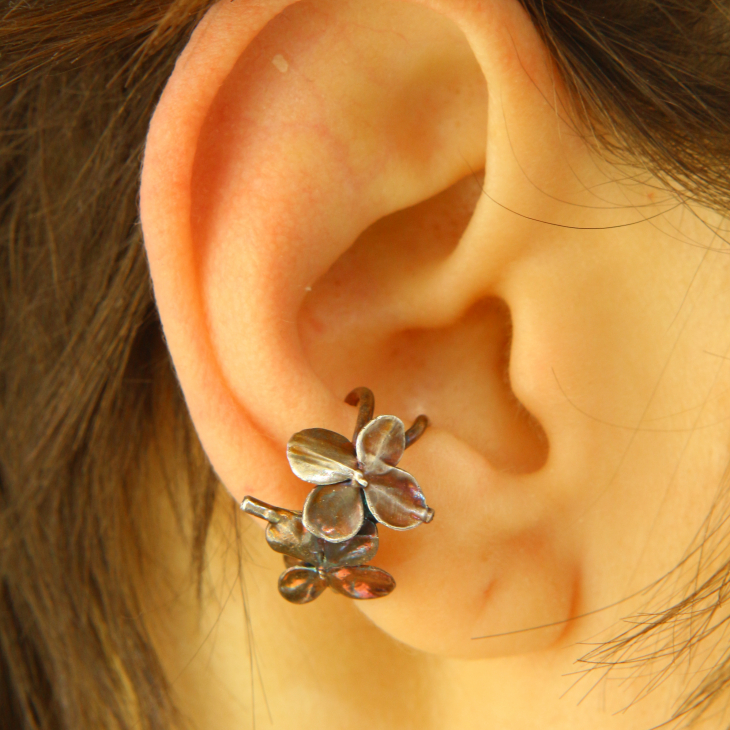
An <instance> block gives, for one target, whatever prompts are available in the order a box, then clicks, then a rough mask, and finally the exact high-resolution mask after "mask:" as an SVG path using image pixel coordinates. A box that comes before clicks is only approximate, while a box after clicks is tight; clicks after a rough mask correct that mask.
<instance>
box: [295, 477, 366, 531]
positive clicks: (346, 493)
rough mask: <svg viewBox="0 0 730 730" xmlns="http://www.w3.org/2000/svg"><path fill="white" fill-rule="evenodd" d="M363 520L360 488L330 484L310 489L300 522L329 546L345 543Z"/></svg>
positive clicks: (363, 512)
mask: <svg viewBox="0 0 730 730" xmlns="http://www.w3.org/2000/svg"><path fill="white" fill-rule="evenodd" d="M364 519H365V508H364V506H363V503H362V498H361V496H360V487H356V486H353V485H352V484H351V483H350V484H331V485H325V486H322V487H317V488H316V489H313V490H312V491H311V492H310V493H309V496H308V497H307V500H306V502H305V503H304V512H303V514H302V520H303V521H304V526H305V527H306V528H307V529H308V530H309V531H310V532H311V533H312V534H314V535H316V536H317V537H321V538H322V539H323V540H327V541H328V542H344V541H345V540H349V539H350V538H351V537H353V536H354V535H356V534H357V532H358V531H359V530H360V528H361V527H362V523H363V520H364Z"/></svg>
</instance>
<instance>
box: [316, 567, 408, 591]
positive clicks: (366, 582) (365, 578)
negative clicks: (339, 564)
mask: <svg viewBox="0 0 730 730" xmlns="http://www.w3.org/2000/svg"><path fill="white" fill-rule="evenodd" d="M327 582H328V583H329V585H330V588H333V589H334V590H336V591H337V592H338V593H342V594H343V595H345V596H348V597H349V598H359V599H368V598H382V597H383V596H387V595H388V594H389V593H390V592H391V591H392V590H393V589H394V588H395V581H394V580H393V576H391V575H390V574H389V573H386V572H385V571H384V570H381V569H380V568H373V567H372V566H371V565H360V566H358V567H355V568H339V569H338V570H330V571H328V572H327Z"/></svg>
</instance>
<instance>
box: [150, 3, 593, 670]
mask: <svg viewBox="0 0 730 730" xmlns="http://www.w3.org/2000/svg"><path fill="white" fill-rule="evenodd" d="M431 5H433V6H434V7H435V8H436V9H437V10H438V11H439V12H437V11H436V10H434V8H433V7H427V6H426V4H425V3H424V4H420V3H406V2H368V3H362V2H346V1H344V0H336V1H334V0H322V1H321V2H315V3H300V4H294V5H289V4H287V3H278V4H276V3H274V4H267V7H266V8H265V9H263V8H261V7H260V6H259V5H256V6H254V7H249V6H248V5H247V4H245V3H221V4H219V5H217V6H216V7H215V8H214V9H213V10H212V11H211V13H210V14H209V15H208V16H207V18H206V21H205V22H204V24H203V25H202V26H201V27H200V28H199V29H198V30H197V31H196V33H195V35H194V36H193V38H192V40H191V43H190V45H189V47H188V49H187V50H186V52H185V54H184V56H183V57H182V58H181V59H180V61H179V63H178V65H177V67H176V70H175V72H174V74H173V77H172V78H171V79H170V82H169V84H168V87H167V89H166V90H165V93H164V95H163V98H162V100H161V103H160V106H159V108H158V110H157V113H156V114H155V118H154V120H153V124H152V127H151V130H150V135H149V139H148V147H147V152H146V156H145V163H144V172H143V181H142V182H143V184H142V222H143V228H144V234H145V240H146V243H147V247H148V252H149V260H150V267H151V271H152V276H153V281H154V287H155V295H156V298H157V302H158V306H159V309H160V314H161V318H162V321H163V326H164V328H165V333H166V337H167V341H168V345H169V348H170V352H171V354H172V357H173V360H174V362H175V366H176V369H177V372H178V376H179V379H180V382H181V385H182V388H183V390H184V393H185V396H186V400H187V403H188V406H189V409H190V413H191V415H192V418H193V421H194V422H195V425H196V428H197V429H198V432H199V434H200V437H201V439H202V441H203V444H204V446H205V448H206V451H207V453H208V455H209V457H210V459H211V462H212V463H213V465H214V467H215V469H216V470H217V472H218V474H219V475H220V477H221V479H222V480H223V482H224V483H225V484H226V486H227V487H228V489H229V490H230V492H231V494H232V495H233V496H234V498H236V499H238V500H240V499H241V498H242V497H243V496H244V494H253V495H254V496H255V497H257V498H260V499H262V500H264V501H266V502H270V503H273V504H276V505H280V506H282V507H285V508H291V509H301V507H302V503H303V501H304V498H305V496H306V494H307V493H308V491H309V485H307V484H304V483H302V482H301V481H299V480H297V479H296V478H295V476H294V475H293V474H292V473H291V471H290V470H289V468H288V464H287V461H286V458H285V444H286V442H287V440H288V439H289V437H290V436H291V435H292V434H293V433H294V432H296V431H300V430H302V429H306V428H312V427H323V428H328V429H331V430H332V431H335V432H338V433H349V432H351V430H352V428H353V425H354V423H353V418H354V413H353V410H352V409H351V408H350V407H349V406H347V405H346V404H345V403H343V398H344V396H345V395H346V394H347V392H348V391H349V390H351V389H352V388H353V387H355V386H359V385H367V386H369V387H371V388H373V389H374V390H375V393H376V397H378V398H379V413H392V414H396V415H398V416H400V417H401V418H405V419H408V418H413V417H415V416H416V415H417V414H418V413H419V412H426V413H428V415H429V416H430V417H431V418H432V420H433V423H434V428H433V431H432V432H429V433H428V434H426V436H424V439H423V441H422V442H421V443H419V444H417V445H416V446H414V448H413V449H412V450H411V451H409V453H408V454H407V455H406V457H404V468H406V469H408V471H412V472H413V473H414V474H415V475H416V476H417V477H418V479H419V482H421V483H422V485H423V486H424V489H425V490H426V491H427V492H428V495H429V504H431V505H433V507H434V508H435V509H436V512H437V514H438V518H437V520H436V521H434V523H433V524H432V525H430V526H429V528H428V534H426V530H417V531H415V533H414V534H410V533H408V534H403V535H401V534H396V535H393V536H391V535H387V536H381V537H382V539H381V553H380V555H379V560H381V563H379V565H382V567H383V568H384V569H386V570H388V572H392V573H393V574H394V575H395V577H396V580H397V581H398V590H397V591H396V592H395V593H393V595H392V596H389V597H388V598H387V599H383V600H382V601H380V602H378V601H374V602H369V603H368V606H367V609H366V610H367V611H368V614H369V615H370V616H371V618H373V620H375V621H376V622H377V623H378V624H379V625H380V626H381V627H383V628H384V629H385V630H387V631H389V632H391V633H392V634H393V635H394V636H396V637H397V638H399V639H400V640H402V641H405V642H407V643H409V644H411V645H413V646H416V647H419V648H423V649H427V650H430V651H435V652H438V653H448V654H458V655H467V656H482V655H485V654H490V653H505V652H507V653H509V652H514V651H525V650H529V649H534V648H539V647H543V646H545V645H549V644H551V643H553V642H555V641H556V640H557V639H558V638H559V637H560V636H561V635H563V633H564V631H563V627H562V626H556V627H553V628H548V629H544V630H542V631H533V632H529V633H528V634H526V635H517V636H514V637H513V636H510V637H507V638H503V639H499V640H495V641H492V642H481V643H479V642H476V643H475V642H472V641H471V637H472V636H473V635H475V634H485V633H500V632H510V631H514V630H518V629H521V628H524V627H528V626H537V625H546V624H554V623H559V622H560V621H562V620H565V619H567V618H568V617H569V616H570V613H571V611H572V610H573V609H574V608H575V600H576V598H575V596H576V591H577V588H576V575H577V571H578V568H577V559H576V557H575V554H574V550H573V548H574V536H573V535H572V534H570V533H561V532H560V531H559V530H557V529H556V525H555V515H556V514H560V513H561V512H562V511H563V510H564V504H563V502H562V501H561V500H564V499H568V498H569V496H570V495H568V494H567V491H566V490H565V488H564V484H565V483H566V482H567V480H563V483H562V484H561V487H560V489H558V490H557V494H558V497H559V499H556V490H553V489H552V488H551V479H552V480H555V479H557V480H560V479H561V476H560V475H557V476H556V474H555V473H554V472H553V474H552V475H551V477H550V478H548V477H546V476H545V470H544V468H543V467H544V466H545V464H546V462H547V460H548V458H549V448H552V446H553V442H554V437H555V435H556V434H558V432H559V426H560V425H559V424H558V423H556V419H555V418H554V417H553V412H552V411H551V409H550V407H549V406H550V403H551V402H552V401H551V400H550V399H551V398H554V384H553V383H552V382H551V381H550V382H548V384H547V386H546V382H547V381H546V374H545V369H544V368H542V369H540V368H538V367H536V366H535V364H534V363H533V362H532V360H531V359H530V358H531V353H530V352H529V347H530V343H529V342H528V344H527V348H528V349H527V351H525V349H524V348H525V347H526V345H525V342H524V339H523V338H524V334H523V333H524V332H527V331H528V329H529V328H526V327H525V328H523V327H522V326H521V322H522V321H523V320H522V319H521V320H520V327H519V329H516V328H515V323H514V321H513V319H514V317H513V308H514V306H515V305H519V306H517V307H516V310H515V311H517V312H519V314H520V316H521V317H522V316H523V311H525V312H526V314H525V315H524V316H526V317H529V316H532V315H533V314H534V312H535V311H538V312H539V311H544V310H541V306H544V305H542V304H541V303H538V302H536V301H533V302H532V303H530V302H528V304H529V306H527V309H526V310H523V309H522V308H521V305H522V303H523V302H524V301H525V300H524V297H523V292H522V290H520V291H519V292H518V295H516V296H513V293H512V290H511V289H510V285H511V282H512V280H513V278H514V277H515V276H516V274H515V272H518V271H522V269H521V266H522V264H523V262H525V261H528V262H531V261H532V260H534V254H535V251H536V248H537V246H536V242H535V232H536V228H535V224H534V222H532V221H530V220H529V219H528V216H527V215H519V214H515V213H514V210H518V211H519V210H525V211H530V212H531V213H532V214H533V215H536V216H538V217H543V218H545V219H548V220H550V219H557V218H559V213H558V212H557V209H558V208H559V207H560V205H562V204H560V205H559V204H558V203H557V202H556V200H560V199H561V198H565V197H566V196H567V197H569V196H570V195H571V194H572V191H571V189H570V185H571V183H572V180H573V179H572V178H570V176H566V175H564V174H562V172H561V173H560V174H557V173H556V169H557V165H558V162H557V160H558V159H559V158H563V159H565V158H566V155H567V156H568V158H570V156H571V155H573V152H572V151H571V145H573V142H572V141H569V142H568V143H566V144H563V143H562V141H561V136H560V135H561V133H564V132H565V131H566V130H565V129H562V130H561V129H560V128H559V127H560V122H559V120H557V119H556V116H555V110H554V108H553V107H552V106H551V105H550V104H549V103H548V101H547V100H546V93H547V91H546V89H545V88H542V87H541V86H540V84H544V83H547V82H548V80H549V79H550V73H549V68H548V66H549V64H548V63H547V57H546V55H545V53H544V49H543V47H542V44H541V43H540V41H539V39H538V37H537V35H536V34H535V32H534V29H533V28H532V26H531V25H530V23H529V21H528V20H527V18H526V16H525V15H524V13H523V12H522V11H521V9H520V8H519V6H518V5H517V3H509V2H505V3H502V2H495V3H492V4H487V5H486V6H484V7H481V6H480V7H479V8H478V9H477V8H471V9H468V10H467V9H464V8H463V7H462V5H463V3H457V2H451V1H450V0H443V2H439V3H436V2H434V3H432V4H431ZM365 6H366V7H367V11H368V23H367V24H363V23H362V22H360V21H361V16H362V12H363V11H364V7H365ZM508 122H509V123H508ZM573 156H574V157H575V156H576V155H573ZM572 164H573V167H572V169H573V170H574V169H575V168H576V167H580V165H579V161H578V160H577V159H573V160H572ZM483 170H485V172H484V174H483V176H482V174H481V172H482V171H483ZM526 181H527V183H528V184H526ZM525 191H526V192H525ZM497 198H498V199H497ZM495 201H496V202H495ZM521 297H523V298H522V299H521ZM528 300H529V297H528ZM515 344H517V346H518V348H521V349H520V350H519V352H520V353H523V354H522V355H521V359H519V360H518V362H517V363H516V364H515V362H514V357H513V356H511V351H512V350H514V347H515ZM548 372H549V371H548ZM536 374H537V375H536ZM548 391H549V397H546V393H547V392H548ZM557 443H560V442H559V440H558V441H557ZM561 489H562V490H563V491H562V492H561ZM416 608H417V609H418V612H419V615H420V618H419V620H417V621H414V611H415V610H416Z"/></svg>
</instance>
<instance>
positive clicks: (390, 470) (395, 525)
mask: <svg viewBox="0 0 730 730" xmlns="http://www.w3.org/2000/svg"><path fill="white" fill-rule="evenodd" d="M345 402H346V403H349V404H350V405H353V406H359V411H358V416H357V424H356V426H355V434H354V436H353V439H352V441H348V440H347V438H346V437H344V436H341V435H340V434H338V433H335V432H334V431H328V430H327V429H323V428H310V429H306V430H305V431H299V432H298V433H295V434H294V436H292V437H291V439H290V440H289V443H288V445H287V458H288V460H289V465H290V466H291V468H292V471H293V472H294V473H295V474H296V475H297V476H298V477H299V478H300V479H303V480H304V481H306V482H309V483H310V484H315V485H317V486H316V487H315V489H313V490H312V491H311V492H310V493H309V496H308V497H307V499H306V501H305V503H304V509H303V512H294V511H291V510H285V509H282V508H280V507H274V506H272V505H268V504H266V503H265V502H261V501H260V500H257V499H254V498H253V497H245V498H244V500H243V502H242V503H241V509H242V510H244V511H245V512H248V513H249V514H251V515H255V516H256V517H260V518H262V519H265V520H267V521H268V522H269V525H268V527H267V528H266V540H267V542H268V543H269V546H270V547H271V548H272V549H274V550H276V551H277V552H280V553H283V554H284V555H285V556H286V557H285V562H286V565H287V568H288V569H287V570H286V571H284V573H282V575H281V577H280V578H279V592H280V593H281V595H282V596H284V598H286V599H287V600H288V601H291V602H292V603H308V602H309V601H312V600H314V599H315V598H317V596H319V595H320V594H321V593H322V591H323V590H324V589H325V588H326V587H327V586H329V587H330V588H332V589H334V590H335V591H337V592H339V593H342V594H344V595H346V596H349V597H350V598H358V599H367V598H380V597H382V596H386V595H388V594H389V593H390V592H391V591H392V590H393V589H394V588H395V581H394V580H393V578H392V577H391V576H390V575H389V574H388V573H386V572H385V571H384V570H381V569H380V568H375V567H373V566H370V565H365V563H367V562H368V561H370V560H372V559H373V558H374V557H375V554H376V553H377V550H378V531H377V527H376V523H380V524H382V525H385V526H386V527H390V528H392V529H394V530H410V529H412V528H414V527H417V526H418V525H420V524H421V523H423V522H430V521H431V520H432V519H433V516H434V512H433V510H432V509H431V508H430V507H429V506H428V505H427V504H426V498H425V497H424V495H423V492H422V491H421V488H420V487H419V486H418V483H417V482H416V480H415V479H414V478H413V477H412V476H411V475H410V474H409V473H408V472H406V471H403V470H402V469H399V468H398V467H397V466H396V465H397V464H398V462H399V461H400V459H401V457H402V456H403V452H404V451H405V450H406V449H407V448H408V447H409V446H410V445H411V444H413V443H414V442H415V441H416V440H417V439H418V438H420V437H421V435H422V434H423V432H424V431H425V429H426V427H427V426H428V418H426V416H418V418H417V419H416V420H415V421H414V423H413V425H412V426H411V427H410V428H409V429H408V430H406V428H405V426H404V425H403V422H402V421H401V420H400V419H399V418H396V417H395V416H378V417H377V418H373V414H374V407H375V399H374V397H373V394H372V392H371V391H370V390H369V389H368V388H356V389H355V390H353V391H352V392H351V393H350V394H349V395H348V396H347V398H345Z"/></svg>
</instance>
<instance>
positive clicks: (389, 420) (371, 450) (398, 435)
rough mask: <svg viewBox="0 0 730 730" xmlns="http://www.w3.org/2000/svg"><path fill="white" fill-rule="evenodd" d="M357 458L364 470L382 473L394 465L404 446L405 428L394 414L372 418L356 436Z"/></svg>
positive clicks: (398, 459)
mask: <svg viewBox="0 0 730 730" xmlns="http://www.w3.org/2000/svg"><path fill="white" fill-rule="evenodd" d="M355 448H356V451H357V459H358V461H359V462H360V463H361V464H362V466H363V468H364V471H365V472H367V473H370V474H382V473H383V472H386V471H388V469H390V467H392V466H395V465H396V464H397V463H398V462H399V461H400V458H401V456H403V452H404V451H405V448H406V428H405V426H404V425H403V421H401V420H400V418H396V417H395V416H378V417H377V418H374V419H373V420H372V421H370V423H368V424H367V426H365V428H363V429H362V431H360V433H359V434H358V436H357V444H356V446H355Z"/></svg>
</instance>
